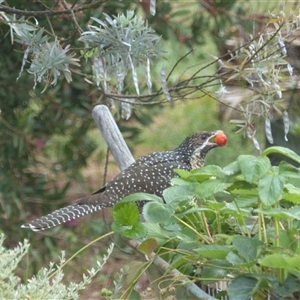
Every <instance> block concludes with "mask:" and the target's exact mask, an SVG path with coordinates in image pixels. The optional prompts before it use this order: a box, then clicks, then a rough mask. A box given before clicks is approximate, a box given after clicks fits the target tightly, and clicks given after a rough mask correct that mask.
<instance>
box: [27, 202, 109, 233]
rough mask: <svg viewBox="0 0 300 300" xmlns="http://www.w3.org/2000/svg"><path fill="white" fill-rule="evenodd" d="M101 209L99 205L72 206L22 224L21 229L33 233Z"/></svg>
mask: <svg viewBox="0 0 300 300" xmlns="http://www.w3.org/2000/svg"><path fill="white" fill-rule="evenodd" d="M101 209H103V206H100V205H92V204H73V205H69V206H66V207H64V208H61V209H58V210H55V211H54V212H52V213H50V214H48V215H46V216H43V217H41V218H39V219H36V220H33V221H31V222H29V223H27V224H24V225H22V228H30V229H31V230H33V231H40V230H45V229H48V228H51V227H54V226H57V225H60V224H63V223H66V222H68V221H71V220H74V219H77V218H79V217H81V216H84V215H87V214H90V213H93V212H95V211H98V210H101Z"/></svg>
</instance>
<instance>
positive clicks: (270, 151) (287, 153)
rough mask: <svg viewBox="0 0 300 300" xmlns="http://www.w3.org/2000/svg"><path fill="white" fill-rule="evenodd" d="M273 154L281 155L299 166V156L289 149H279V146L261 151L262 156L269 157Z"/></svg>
mask: <svg viewBox="0 0 300 300" xmlns="http://www.w3.org/2000/svg"><path fill="white" fill-rule="evenodd" d="M273 153H275V154H282V155H284V156H286V157H288V158H290V159H292V160H294V161H296V162H297V163H299V164H300V156H299V155H298V154H297V153H295V152H294V151H293V150H291V149H288V148H284V147H280V146H276V147H269V148H267V149H266V150H264V151H263V153H262V155H269V154H273Z"/></svg>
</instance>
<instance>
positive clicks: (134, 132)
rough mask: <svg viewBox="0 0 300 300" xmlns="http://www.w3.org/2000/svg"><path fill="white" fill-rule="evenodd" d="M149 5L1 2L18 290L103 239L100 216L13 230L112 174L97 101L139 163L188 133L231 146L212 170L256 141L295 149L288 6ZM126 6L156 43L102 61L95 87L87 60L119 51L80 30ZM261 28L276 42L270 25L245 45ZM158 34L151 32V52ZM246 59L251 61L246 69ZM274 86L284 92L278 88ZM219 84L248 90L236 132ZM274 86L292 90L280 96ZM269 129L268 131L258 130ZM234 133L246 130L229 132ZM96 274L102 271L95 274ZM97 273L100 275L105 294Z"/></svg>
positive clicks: (0, 117)
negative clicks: (119, 61)
mask: <svg viewBox="0 0 300 300" xmlns="http://www.w3.org/2000/svg"><path fill="white" fill-rule="evenodd" d="M152 2H153V1H152ZM149 5H150V2H149V1H141V2H136V1H69V2H67V1H58V2H55V4H53V1H47V0H46V1H32V2H31V3H26V4H25V3H24V4H22V3H20V1H13V0H11V1H2V2H1V4H0V12H1V50H0V55H1V59H0V64H1V68H0V76H1V80H0V95H1V100H0V135H1V136H0V139H1V147H0V166H1V168H0V199H1V218H0V228H1V231H2V232H3V233H4V234H5V235H6V240H5V245H6V246H7V247H13V246H15V245H17V244H18V243H19V241H22V240H23V239H24V237H27V238H28V239H29V240H30V243H31V245H32V247H31V248H30V251H29V253H28V259H27V262H21V264H23V265H22V266H21V270H22V269H23V270H26V271H25V272H22V273H23V274H22V278H23V279H24V280H26V279H27V278H30V277H31V275H32V274H35V273H36V272H37V271H38V270H39V269H40V268H41V266H44V265H45V263H47V262H48V261H50V260H53V259H55V258H56V257H58V256H59V255H60V252H61V250H60V249H68V248H69V246H70V245H72V247H71V249H72V250H71V251H72V252H75V250H77V249H79V248H81V247H82V246H83V245H86V244H88V243H89V242H90V241H91V240H93V239H94V238H96V237H98V236H99V235H101V234H103V233H104V232H106V231H107V228H106V223H105V221H104V222H103V217H102V215H101V214H99V215H95V216H90V217H88V218H86V219H85V222H81V220H80V221H79V222H77V223H76V224H74V223H72V224H67V226H66V227H64V226H61V227H59V228H55V229H53V230H51V231H48V232H43V233H39V234H36V233H31V232H27V231H25V230H21V229H20V225H21V224H23V223H25V222H26V220H28V219H32V218H33V217H34V216H41V215H43V214H45V213H47V212H49V211H52V210H54V209H56V208H58V207H61V206H63V205H65V204H66V203H67V202H69V201H70V200H74V199H75V198H76V197H77V196H80V195H81V194H86V193H88V192H91V191H93V190H95V189H97V188H98V187H99V185H101V184H102V183H103V182H104V181H105V180H106V179H109V178H111V177H112V176H113V175H115V174H116V173H117V172H118V170H117V168H116V166H115V164H114V162H113V159H112V158H111V157H109V162H110V164H109V166H110V167H109V169H108V172H107V174H106V175H105V164H106V157H107V156H106V152H107V149H106V145H105V142H104V141H103V140H101V137H100V136H99V133H98V130H97V129H96V126H95V123H94V121H93V119H92V117H91V110H92V108H93V107H94V106H95V105H96V104H99V103H105V104H107V105H109V106H110V108H111V110H112V112H113V113H114V116H115V118H116V120H117V122H118V125H119V127H120V129H121V130H122V132H123V134H124V136H125V138H126V141H127V142H128V144H129V146H130V147H131V149H132V151H133V153H134V155H135V156H136V157H138V156H140V155H143V154H145V153H148V152H151V151H154V150H167V149H172V148H174V147H176V146H177V145H178V144H179V143H180V142H181V141H182V140H183V139H184V138H185V137H186V136H187V135H188V134H190V133H192V132H195V131H197V130H202V129H206V130H211V129H223V130H224V131H225V132H226V133H227V135H228V136H229V139H230V146H229V147H228V148H227V149H225V148H222V149H218V150H216V151H215V152H214V153H212V154H210V156H209V157H208V163H212V162H213V163H214V164H217V165H220V166H225V165H227V164H228V163H229V162H231V161H233V160H235V159H236V157H237V156H238V154H246V153H256V154H257V153H258V150H257V149H256V148H257V142H256V140H258V141H259V143H260V146H261V148H264V147H265V144H267V143H268V142H270V140H271V139H273V140H274V141H275V144H280V145H284V146H287V147H290V148H292V149H297V148H298V146H299V145H298V143H297V141H298V139H297V135H299V125H298V124H299V117H298V108H297V107H298V102H297V101H296V99H297V83H298V82H294V81H293V80H292V77H291V76H290V75H291V74H290V69H289V68H290V66H291V65H292V68H293V69H294V72H295V73H294V74H297V68H298V67H297V66H298V64H297V63H298V60H297V59H298V57H297V55H296V51H294V50H295V49H294V48H293V47H292V41H293V40H295V39H297V30H298V27H299V24H298V23H299V20H298V17H297V15H293V14H292V13H290V11H296V8H297V7H298V6H297V5H298V3H297V2H293V3H292V4H289V5H288V6H284V5H283V4H281V3H278V2H275V1H274V2H271V3H267V4H266V3H265V4H260V2H255V3H253V2H249V1H200V2H196V1H195V2H189V3H188V5H187V4H186V3H183V2H180V1H172V2H167V1H157V3H156V13H155V14H153V11H151V10H150V7H149ZM15 9H17V10H20V11H16V10H15ZM129 10H132V11H134V12H135V14H136V16H140V17H141V18H142V19H143V18H144V19H147V20H148V23H149V25H150V26H151V28H152V29H153V30H154V32H149V34H152V35H153V36H154V37H153V40H151V41H153V44H149V41H147V43H148V44H145V45H146V46H147V47H148V48H149V47H150V48H151V47H152V46H153V48H151V49H150V50H151V51H150V50H149V53H147V56H143V53H144V52H145V48H142V47H140V48H139V46H138V47H137V48H136V49H138V50H139V51H138V52H137V56H136V57H135V58H136V60H133V61H132V63H131V62H130V61H129V62H128V61H127V62H126V63H127V65H126V64H123V65H122V66H120V67H118V68H113V67H114V64H113V62H114V61H111V65H110V66H111V67H112V68H110V69H109V70H110V72H111V73H109V74H106V75H105V76H107V77H105V76H104V75H103V74H102V73H101V72H102V71H103V69H102V68H101V67H99V61H98V60H97V55H99V52H100V53H102V55H104V54H105V55H106V54H107V53H110V51H111V50H116V49H118V47H119V46H120V45H119V44H118V43H116V44H113V43H112V42H111V41H110V40H109V34H108V33H111V31H110V29H109V28H112V27H113V25H112V27H109V28H107V31H106V32H105V34H106V35H105V34H103V36H104V37H102V40H101V43H102V46H101V47H102V48H101V47H99V48H98V49H97V50H95V49H94V48H93V43H94V42H95V41H93V40H91V39H89V38H90V37H91V36H89V35H87V34H86V35H85V36H84V35H82V33H83V32H88V31H93V30H95V27H88V25H91V26H99V22H97V21H95V20H92V19H91V17H94V18H97V19H98V20H100V22H107V24H109V21H108V20H107V18H108V17H107V16H110V17H111V18H113V16H117V15H118V14H124V15H125V16H126V14H127V11H129ZM57 11H60V12H59V13H56V12H57ZM43 12H44V13H43ZM151 12H152V13H151ZM266 12H267V17H266ZM104 13H105V14H107V15H105V14H104ZM142 19H141V21H142ZM270 20H271V21H270ZM123 21H124V20H123ZM131 21H132V20H131ZM138 21H139V20H136V22H137V23H136V24H137V25H138V26H140V23H138ZM269 21H270V23H271V24H275V32H276V33H275V34H274V28H273V31H271V32H270V33H269V34H265V35H262V36H261V38H260V39H257V40H255V42H254V40H252V39H253V38H254V37H256V35H257V34H258V33H259V32H261V29H262V28H265V26H266V24H267V23H268V22H269ZM133 23H134V22H133V21H132V24H131V25H132V26H134V24H133ZM100 24H101V23H100ZM284 24H288V26H285V25H284ZM131 25H130V26H131ZM276 26H278V27H276ZM130 28H134V27H130ZM146 30H148V29H146ZM156 34H157V35H156ZM157 36H161V39H160V42H159V43H158V44H156V37H157ZM46 37H48V38H46ZM83 37H85V38H83ZM46 39H47V41H46ZM107 41H108V42H107ZM251 41H252V43H250V42H251ZM104 42H107V45H106V44H105V43H104ZM144 42H145V41H144ZM280 42H284V43H285V44H284V45H285V46H282V44H280ZM243 44H244V45H245V46H242V45H243ZM41 45H42V46H43V47H42V46H41ZM68 45H70V46H68ZM145 45H144V46H145ZM265 45H267V46H265ZM280 45H281V46H280ZM68 47H69V48H68ZM147 47H146V48H147ZM251 47H253V48H251ZM191 49H193V51H192V52H191ZM236 49H239V50H240V51H238V50H236ZM283 49H287V51H288V53H289V56H288V57H287V54H284V53H283ZM233 50H234V51H233ZM235 50H236V51H235ZM101 51H102V52H101ZM119 51H120V52H121V53H122V51H124V49H123V48H122V49H121V50H120V49H119ZM230 51H232V52H230ZM251 51H252V52H251ZM49 53H54V55H53V56H51V55H49V56H48V54H49ZM103 53H104V54H103ZM228 53H229V54H228ZM260 53H262V54H261V56H260ZM139 55H140V56H139ZM47 57H50V58H51V57H52V58H51V59H49V60H46V58H47ZM219 57H221V58H222V59H221V60H219V59H218V58H219ZM147 58H151V59H152V64H151V67H150V71H151V77H149V76H148V75H147V76H145V73H146V74H148V73H147V72H146V71H148V68H149V66H148V65H147ZM254 58H255V59H256V62H257V64H252V65H251V63H252V62H253V59H254ZM60 59H61V60H60ZM106 61H109V59H108V58H107V57H106ZM267 61H268V63H267ZM97 62H98V65H97ZM258 62H262V63H261V64H258ZM224 65H225V69H224V68H222V67H224ZM45 66H46V67H45ZM22 69H24V70H23V72H21V70H22ZM249 70H251V71H249ZM279 71H280V72H279ZM114 72H117V73H114ZM122 72H123V73H124V72H125V75H126V76H123V75H124V74H123V73H122ZM118 76H119V77H118ZM120 78H121V79H120ZM283 79H286V81H292V83H293V84H292V85H290V86H289V87H288V88H286V87H285V86H283V83H282V81H284V80H283ZM137 81H138V83H137ZM149 82H151V83H152V86H150V84H149ZM221 82H223V85H222V84H221ZM224 84H228V85H229V87H230V86H232V85H236V86H239V87H243V89H244V90H246V89H250V90H251V91H254V92H255V93H254V95H252V96H251V99H250V101H246V103H245V102H241V103H242V106H239V105H237V106H233V105H232V104H231V103H229V104H228V103H227V106H231V107H233V108H234V109H233V110H234V111H235V112H237V114H236V115H233V118H234V119H235V123H233V124H230V123H229V120H228V119H226V118H224V115H225V111H224V110H223V108H224V107H223V106H221V103H220V98H219V97H218V96H216V95H220V96H222V95H226V89H227V88H229V87H227V86H226V89H225V88H224ZM149 90H150V91H149ZM281 90H282V92H283V93H284V92H285V91H288V92H289V93H288V94H287V95H285V96H282V97H280V95H279V94H280V91H281ZM215 92H217V94H215ZM258 96H259V97H260V98H258ZM255 97H256V98H255ZM284 100H285V101H284ZM250 105H252V106H250ZM258 107H259V109H258ZM284 112H285V113H286V112H289V114H288V117H286V118H285V120H286V119H287V121H285V127H287V122H288V123H290V122H292V124H291V125H290V129H289V130H288V131H289V142H286V141H285V140H284V135H285V134H286V133H287V129H286V130H284V124H283V122H282V116H284ZM271 121H272V122H274V125H272V126H271V129H272V130H273V135H272V134H271V135H270V132H271V130H270V126H268V124H269V122H270V123H271ZM277 123H279V125H278V131H276V130H275V128H276V124H277ZM238 128H240V129H241V130H242V132H240V134H239V135H236V134H235V132H236V131H237V129H238ZM241 133H243V134H241ZM265 133H266V134H265ZM265 136H267V137H268V139H267V140H266V141H265ZM245 137H248V138H245ZM293 137H295V139H293ZM233 149H234V151H233ZM69 249H70V248H69ZM99 249H100V251H99ZM106 250H107V246H106V243H104V244H101V245H99V244H97V245H96V246H93V247H90V249H89V250H88V251H90V253H89V255H87V254H86V252H85V253H83V254H80V255H78V256H77V258H76V259H77V260H78V261H82V260H84V262H85V264H87V265H89V264H90V263H91V264H92V263H94V262H95V261H96V260H97V259H98V258H99V257H100V256H101V254H103V253H106ZM128 251H129V252H130V250H129V249H128ZM119 255H120V253H119ZM122 255H123V254H122ZM83 269H85V266H84V265H83V264H81V265H80V266H79V265H78V264H77V265H76V264H74V265H73V266H72V267H71V268H70V271H69V272H70V274H68V275H69V276H70V277H69V278H72V276H73V277H74V278H76V276H77V274H82V271H83ZM20 272H21V271H20ZM71 273H72V274H71ZM106 275H107V274H105V272H103V273H102V276H103V277H104V278H106ZM80 276H81V275H80ZM114 276H116V275H114ZM103 277H102V278H99V279H98V280H99V282H101V284H102V283H103V280H104V278H103ZM105 280H106V279H105Z"/></svg>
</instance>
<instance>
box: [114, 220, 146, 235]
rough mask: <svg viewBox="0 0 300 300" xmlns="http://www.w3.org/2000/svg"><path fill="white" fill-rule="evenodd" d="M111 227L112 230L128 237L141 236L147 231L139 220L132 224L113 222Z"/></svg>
mask: <svg viewBox="0 0 300 300" xmlns="http://www.w3.org/2000/svg"><path fill="white" fill-rule="evenodd" d="M111 227H112V230H113V231H115V232H117V233H120V234H121V235H123V236H125V237H127V238H129V239H138V238H142V237H144V236H145V235H146V233H147V230H146V227H145V226H144V224H143V223H141V222H137V223H135V224H133V225H132V226H125V225H121V224H119V223H118V222H113V223H112V225H111Z"/></svg>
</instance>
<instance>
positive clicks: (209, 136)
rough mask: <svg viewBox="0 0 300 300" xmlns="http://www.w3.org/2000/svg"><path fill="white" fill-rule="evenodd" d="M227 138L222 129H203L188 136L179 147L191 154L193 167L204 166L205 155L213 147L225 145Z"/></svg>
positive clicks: (190, 158)
mask: <svg viewBox="0 0 300 300" xmlns="http://www.w3.org/2000/svg"><path fill="white" fill-rule="evenodd" d="M227 140H228V139H227V137H226V135H225V134H224V132H223V131H222V130H217V131H201V132H196V133H194V134H192V135H190V136H188V137H187V138H186V139H185V141H184V142H183V143H182V144H181V145H180V146H179V147H178V149H181V151H182V150H183V151H185V154H187V155H189V160H190V164H191V166H192V169H195V168H200V167H202V166H203V164H204V160H205V156H206V154H207V153H208V152H209V151H210V150H211V149H213V148H216V147H218V146H225V145H226V144H227Z"/></svg>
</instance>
